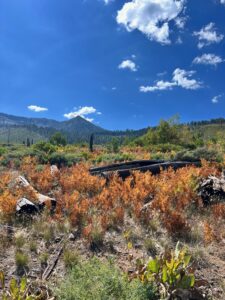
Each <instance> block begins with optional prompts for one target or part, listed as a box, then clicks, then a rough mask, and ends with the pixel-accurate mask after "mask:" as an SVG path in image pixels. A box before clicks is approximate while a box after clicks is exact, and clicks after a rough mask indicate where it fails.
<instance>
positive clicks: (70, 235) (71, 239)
mask: <svg viewBox="0 0 225 300" xmlns="http://www.w3.org/2000/svg"><path fill="white" fill-rule="evenodd" d="M68 238H69V240H70V241H75V239H76V237H75V235H74V234H73V233H70V234H69V236H68Z"/></svg>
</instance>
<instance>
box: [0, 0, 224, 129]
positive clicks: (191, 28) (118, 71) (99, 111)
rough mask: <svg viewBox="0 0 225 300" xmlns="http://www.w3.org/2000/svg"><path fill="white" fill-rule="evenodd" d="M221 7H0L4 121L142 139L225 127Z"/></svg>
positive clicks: (163, 2)
mask: <svg viewBox="0 0 225 300" xmlns="http://www.w3.org/2000/svg"><path fill="white" fill-rule="evenodd" d="M224 35H225V1H224V0H186V1H184V0H177V1H175V0H133V1H132V0H108V1H107V0H66V1H63V0H32V1H31V0H19V1H18V0H0V112H4V113H8V114H15V115H21V116H27V117H47V118H53V119H57V120H67V119H69V118H72V117H74V116H76V115H81V116H83V117H85V118H87V119H88V120H91V121H93V122H94V123H96V124H98V125H100V126H102V127H104V128H107V129H127V128H132V129H138V128H143V127H146V126H149V125H155V124H157V123H158V121H159V120H160V119H161V118H169V117H171V116H172V115H174V114H177V113H178V114H179V115H180V117H181V121H184V122H186V121H190V120H202V119H210V118H217V117H225V61H224V59H225V37H224Z"/></svg>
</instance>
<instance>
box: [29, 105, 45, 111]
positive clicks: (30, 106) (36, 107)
mask: <svg viewBox="0 0 225 300" xmlns="http://www.w3.org/2000/svg"><path fill="white" fill-rule="evenodd" d="M27 108H28V109H29V110H31V111H34V112H42V111H47V110H48V108H46V107H41V106H37V105H29V106H28V107H27Z"/></svg>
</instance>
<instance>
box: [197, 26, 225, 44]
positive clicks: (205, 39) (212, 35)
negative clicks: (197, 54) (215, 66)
mask: <svg viewBox="0 0 225 300" xmlns="http://www.w3.org/2000/svg"><path fill="white" fill-rule="evenodd" d="M193 35H194V36H196V37H197V38H198V48H199V49H201V48H203V47H204V46H208V45H211V44H214V43H219V42H221V41H222V39H223V38H224V35H223V34H219V33H217V30H216V27H215V24H214V23H212V22H211V23H209V24H208V25H206V26H205V27H203V28H202V29H201V30H200V31H194V33H193Z"/></svg>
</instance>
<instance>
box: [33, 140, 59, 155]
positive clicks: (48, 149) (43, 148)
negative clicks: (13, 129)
mask: <svg viewBox="0 0 225 300" xmlns="http://www.w3.org/2000/svg"><path fill="white" fill-rule="evenodd" d="M33 149H34V150H35V151H37V152H44V153H46V154H51V153H53V152H55V151H56V147H55V146H54V145H52V144H50V143H47V142H44V141H40V142H38V143H36V144H35V145H34V146H33Z"/></svg>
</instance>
